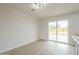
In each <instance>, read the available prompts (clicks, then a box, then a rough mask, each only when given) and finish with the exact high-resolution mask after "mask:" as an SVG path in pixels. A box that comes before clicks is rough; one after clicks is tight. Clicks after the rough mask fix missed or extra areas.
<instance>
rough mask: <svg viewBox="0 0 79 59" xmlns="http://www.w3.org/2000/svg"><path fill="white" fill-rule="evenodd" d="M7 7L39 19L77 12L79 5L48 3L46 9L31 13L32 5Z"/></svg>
mask: <svg viewBox="0 0 79 59" xmlns="http://www.w3.org/2000/svg"><path fill="white" fill-rule="evenodd" d="M0 5H1V4H0ZM7 5H9V6H13V7H16V8H17V9H19V10H20V11H24V12H25V13H27V12H28V13H29V14H31V15H33V16H36V17H39V18H42V17H48V16H56V15H62V14H67V13H72V12H77V11H79V3H48V4H47V7H46V8H44V9H38V10H35V11H31V9H32V8H33V6H32V3H25V4H23V3H22V4H7Z"/></svg>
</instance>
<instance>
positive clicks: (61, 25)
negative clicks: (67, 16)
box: [48, 20, 68, 43]
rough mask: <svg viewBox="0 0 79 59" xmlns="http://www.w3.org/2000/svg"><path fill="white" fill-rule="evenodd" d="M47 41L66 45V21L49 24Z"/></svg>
mask: <svg viewBox="0 0 79 59" xmlns="http://www.w3.org/2000/svg"><path fill="white" fill-rule="evenodd" d="M48 33H49V36H48V37H49V40H53V41H59V42H65V43H68V20H61V21H54V22H49V32H48Z"/></svg>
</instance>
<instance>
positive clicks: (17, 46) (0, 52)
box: [0, 40, 37, 54]
mask: <svg viewBox="0 0 79 59" xmlns="http://www.w3.org/2000/svg"><path fill="white" fill-rule="evenodd" d="M35 41H37V40H32V41H29V42H26V43H22V44H19V45H16V46H15V47H11V48H8V49H5V50H3V51H0V54H3V53H5V52H7V51H10V50H12V49H15V48H19V47H21V46H24V45H27V44H30V43H32V42H35Z"/></svg>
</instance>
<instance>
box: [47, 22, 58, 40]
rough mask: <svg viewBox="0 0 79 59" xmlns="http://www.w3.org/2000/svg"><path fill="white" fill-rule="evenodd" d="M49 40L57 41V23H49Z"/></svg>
mask: <svg viewBox="0 0 79 59" xmlns="http://www.w3.org/2000/svg"><path fill="white" fill-rule="evenodd" d="M48 26H49V31H48V33H49V36H48V37H49V40H54V41H56V21H55V22H49V24H48Z"/></svg>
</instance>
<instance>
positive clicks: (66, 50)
mask: <svg viewBox="0 0 79 59" xmlns="http://www.w3.org/2000/svg"><path fill="white" fill-rule="evenodd" d="M7 53H9V54H11V55H75V49H74V46H70V45H67V44H63V43H56V42H53V41H44V40H38V41H36V42H33V43H30V44H28V45H25V46H22V47H19V48H16V49H13V50H11V51H8V52H7Z"/></svg>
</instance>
